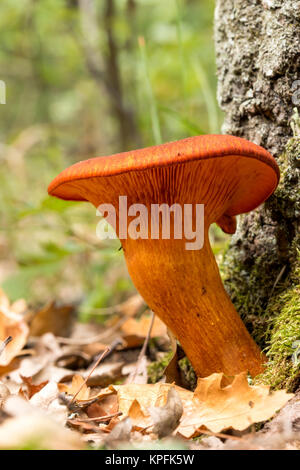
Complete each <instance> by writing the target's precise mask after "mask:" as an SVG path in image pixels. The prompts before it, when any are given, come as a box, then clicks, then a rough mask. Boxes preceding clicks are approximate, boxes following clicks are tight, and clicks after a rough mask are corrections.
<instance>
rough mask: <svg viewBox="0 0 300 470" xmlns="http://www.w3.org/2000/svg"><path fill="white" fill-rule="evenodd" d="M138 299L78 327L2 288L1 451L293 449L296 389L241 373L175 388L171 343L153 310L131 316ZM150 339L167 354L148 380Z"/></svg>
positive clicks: (62, 312) (299, 441)
mask: <svg viewBox="0 0 300 470" xmlns="http://www.w3.org/2000/svg"><path fill="white" fill-rule="evenodd" d="M142 305H143V302H142V300H141V298H140V297H139V296H133V298H132V299H129V300H128V301H126V302H124V303H123V304H120V305H119V306H117V308H115V309H112V311H114V312H115V313H116V314H117V316H118V317H119V318H117V320H116V319H114V320H113V318H111V319H110V320H109V322H108V325H106V326H101V325H100V326H99V325H97V324H93V325H90V326H89V333H85V326H84V325H82V324H78V323H76V322H75V320H74V308H73V306H70V305H65V306H62V305H61V306H57V305H56V304H55V303H54V302H50V303H49V304H47V305H46V306H45V307H43V308H42V309H41V310H40V311H38V312H36V313H35V314H33V313H32V312H29V309H28V307H27V306H26V303H25V302H24V301H22V300H21V301H18V302H17V303H15V304H10V303H9V301H8V299H7V297H6V296H5V294H4V293H3V292H2V291H0V449H10V448H11V449H15V448H27V447H28V446H30V448H44V449H84V448H86V446H87V444H89V445H92V446H94V447H95V448H124V447H125V448H132V447H136V448H149V446H150V448H151V446H152V448H155V446H156V445H158V444H157V443H160V442H161V443H162V444H159V445H166V446H171V447H170V448H185V449H212V448H213V449H226V448H233V449H242V448H243V449H254V448H255V449H262V448H263V449H264V448H266V449H272V448H282V449H290V448H299V445H300V426H298V425H297V423H299V422H300V408H299V407H300V394H299V393H296V395H295V396H294V395H293V394H290V393H287V392H286V391H284V390H279V391H276V392H271V391H270V389H269V388H268V387H266V386H263V385H249V383H248V378H247V374H246V373H241V374H239V375H237V376H235V377H233V378H232V380H231V382H230V383H229V385H228V380H227V384H226V386H225V385H223V383H222V381H223V374H212V375H211V376H209V377H205V378H199V379H198V382H197V387H196V389H195V390H194V391H191V390H188V389H186V388H183V387H182V386H179V385H177V384H180V383H181V382H180V379H179V377H178V374H177V371H176V362H177V357H176V340H175V339H174V338H173V337H172V335H171V334H170V333H168V332H167V329H166V327H165V325H164V324H163V323H162V322H161V321H160V320H159V319H157V318H155V317H154V316H153V315H152V316H151V314H150V312H147V311H146V312H144V313H142V314H141V315H139V318H137V315H138V314H139V313H140V311H141V307H142ZM86 331H88V329H86ZM91 331H92V332H93V334H91ZM62 332H63V336H58V335H60V334H61V333H62ZM10 337H11V338H10ZM155 338H158V339H161V340H162V339H163V340H164V341H163V343H164V344H166V343H167V344H169V349H170V350H171V351H173V353H172V355H171V358H170V364H169V366H168V367H167V368H166V370H165V375H164V377H163V378H162V379H161V381H160V382H158V383H156V384H151V383H147V381H148V372H147V368H148V365H149V364H150V363H151V361H153V360H155V359H153V357H151V358H150V357H149V351H150V349H149V342H150V339H151V341H152V343H151V345H152V352H151V355H152V356H153V344H154V345H155V347H156V354H157V357H160V355H161V351H160V350H159V341H158V340H157V341H156V340H155ZM153 341H154V343H153ZM154 350H155V348H154ZM227 379H228V378H227ZM279 410H281V411H280V413H278V414H277V412H278V411H279ZM285 410H288V411H285ZM291 410H292V411H291ZM295 410H296V412H295ZM274 417H275V419H273V420H271V421H270V419H271V418H274ZM265 422H268V424H267V425H265V426H264V427H263V431H260V432H255V431H254V428H253V425H255V424H257V423H265ZM272 423H274V426H273V427H272ZM295 423H296V424H295ZM297 426H298V427H297ZM274 429H275V431H274ZM234 433H239V435H234ZM163 443H164V444H163ZM166 448H168V447H166Z"/></svg>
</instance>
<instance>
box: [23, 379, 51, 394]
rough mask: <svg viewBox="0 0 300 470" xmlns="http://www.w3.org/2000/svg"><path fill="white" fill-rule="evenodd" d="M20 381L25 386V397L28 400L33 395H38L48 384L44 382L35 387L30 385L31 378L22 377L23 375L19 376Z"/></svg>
mask: <svg viewBox="0 0 300 470" xmlns="http://www.w3.org/2000/svg"><path fill="white" fill-rule="evenodd" d="M21 379H22V380H23V383H24V384H25V385H26V396H27V398H28V399H30V398H31V397H33V395H35V394H36V393H38V392H39V391H40V390H41V389H42V388H44V387H45V385H47V383H48V380H46V381H45V382H41V383H40V384H37V385H35V384H33V383H32V377H24V376H23V375H21Z"/></svg>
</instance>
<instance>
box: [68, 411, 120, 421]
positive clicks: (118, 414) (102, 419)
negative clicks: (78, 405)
mask: <svg viewBox="0 0 300 470" xmlns="http://www.w3.org/2000/svg"><path fill="white" fill-rule="evenodd" d="M122 414H123V413H122V411H117V412H116V413H112V414H111V415H106V416H98V417H97V418H81V419H79V418H77V419H76V421H80V422H83V423H91V422H93V421H107V420H108V419H111V418H115V417H116V416H121V415H122Z"/></svg>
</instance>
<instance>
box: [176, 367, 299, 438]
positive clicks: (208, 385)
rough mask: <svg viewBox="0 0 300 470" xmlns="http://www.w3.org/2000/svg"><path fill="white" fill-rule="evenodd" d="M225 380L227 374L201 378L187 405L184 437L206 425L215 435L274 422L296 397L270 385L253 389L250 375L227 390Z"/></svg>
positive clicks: (237, 379)
mask: <svg viewBox="0 0 300 470" xmlns="http://www.w3.org/2000/svg"><path fill="white" fill-rule="evenodd" d="M222 378H223V374H212V375H211V376H209V377H205V378H204V379H198V383H197V388H196V390H195V392H194V394H193V398H192V400H191V401H190V402H189V403H186V404H185V412H184V417H183V419H182V421H181V423H180V425H179V428H178V432H179V433H180V434H182V435H183V436H185V437H191V436H193V434H194V433H195V432H196V431H197V430H199V429H201V427H202V426H204V427H205V428H207V429H209V430H210V431H212V432H221V431H223V430H226V429H230V428H233V429H236V430H238V431H243V430H244V429H246V428H248V427H249V426H250V425H251V424H254V423H260V422H262V421H266V420H268V419H270V418H271V417H272V416H273V415H274V414H275V413H276V411H278V410H280V408H281V407H282V406H283V405H285V403H287V401H288V400H290V399H291V398H292V397H293V394H291V393H286V391H284V390H279V391H276V392H273V393H271V392H270V388H269V387H267V386H264V385H257V386H250V385H249V384H248V380H247V373H246V372H245V373H241V374H239V375H237V376H235V378H234V380H233V382H232V383H231V384H230V385H227V386H226V387H222V385H221V382H222Z"/></svg>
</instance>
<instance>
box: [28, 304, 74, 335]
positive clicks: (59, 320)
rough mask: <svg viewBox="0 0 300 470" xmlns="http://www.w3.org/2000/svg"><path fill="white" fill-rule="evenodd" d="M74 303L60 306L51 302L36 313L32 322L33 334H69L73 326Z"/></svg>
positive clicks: (31, 329)
mask: <svg viewBox="0 0 300 470" xmlns="http://www.w3.org/2000/svg"><path fill="white" fill-rule="evenodd" d="M73 312H74V306H73V305H61V306H58V305H57V304H56V303H55V302H49V303H48V304H47V305H46V306H45V307H44V308H42V309H41V310H40V311H39V312H37V313H36V314H35V316H34V317H33V319H32V321H31V324H30V335H31V336H42V335H43V334H45V333H48V332H50V333H53V334H54V335H56V336H68V335H69V334H70V330H71V327H72V314H73Z"/></svg>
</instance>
